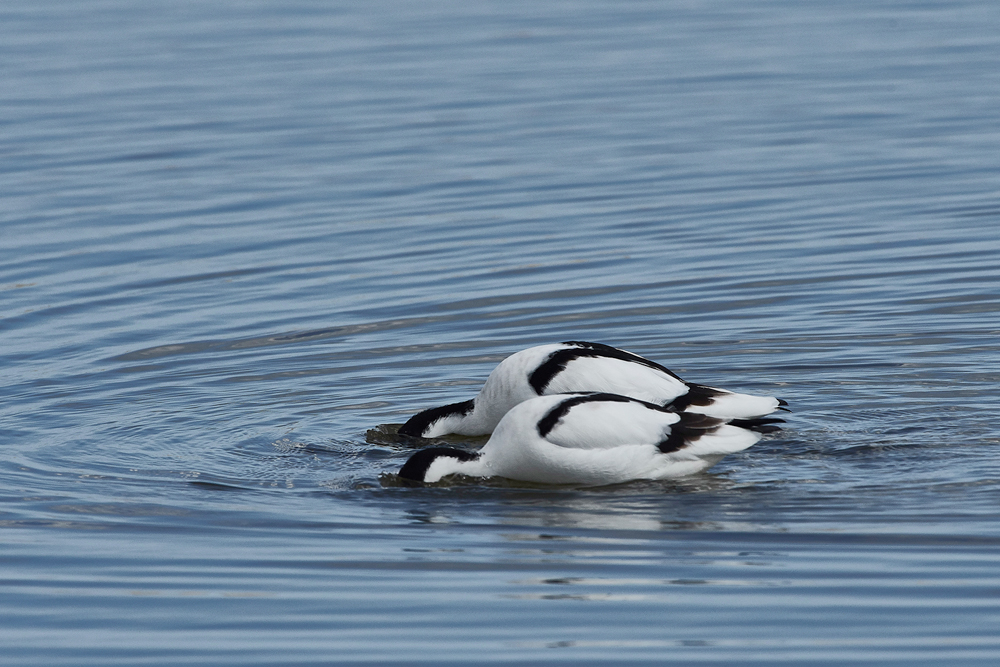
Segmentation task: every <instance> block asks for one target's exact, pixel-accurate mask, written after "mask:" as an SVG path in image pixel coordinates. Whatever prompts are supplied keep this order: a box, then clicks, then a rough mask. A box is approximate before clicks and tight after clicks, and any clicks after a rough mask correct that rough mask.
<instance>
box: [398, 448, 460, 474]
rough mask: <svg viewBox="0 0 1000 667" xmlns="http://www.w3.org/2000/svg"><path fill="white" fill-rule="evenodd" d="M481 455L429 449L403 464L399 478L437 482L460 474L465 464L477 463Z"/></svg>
mask: <svg viewBox="0 0 1000 667" xmlns="http://www.w3.org/2000/svg"><path fill="white" fill-rule="evenodd" d="M478 459H479V454H474V453H472V452H467V451H465V450H464V449H456V448H454V447H428V448H427V449H421V450H420V451H419V452H417V453H416V454H414V455H413V456H411V457H410V459H409V460H408V461H407V462H406V463H404V464H403V467H402V469H400V471H399V476H400V477H402V478H403V479H409V480H412V481H415V482H436V481H438V480H440V479H441V478H442V477H444V476H445V475H450V474H452V473H455V472H460V471H461V468H462V467H463V466H462V464H463V463H467V462H469V461H476V460H478Z"/></svg>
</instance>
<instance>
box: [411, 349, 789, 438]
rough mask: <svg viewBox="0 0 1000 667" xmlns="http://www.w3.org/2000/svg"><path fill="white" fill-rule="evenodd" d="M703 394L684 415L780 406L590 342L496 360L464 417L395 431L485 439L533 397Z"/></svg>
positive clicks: (748, 413) (654, 399)
mask: <svg viewBox="0 0 1000 667" xmlns="http://www.w3.org/2000/svg"><path fill="white" fill-rule="evenodd" d="M560 354H562V355H564V357H565V361H564V363H562V364H556V365H554V366H553V367H552V368H550V369H548V370H550V371H552V372H551V373H549V374H546V375H545V378H546V382H545V384H544V386H533V385H532V378H533V374H534V373H535V372H536V371H538V370H539V369H540V368H543V367H544V366H545V364H546V363H550V362H551V360H552V359H553V358H556V357H558V355H560ZM574 355H579V356H574ZM536 379H537V378H536ZM536 385H537V383H536ZM705 389H708V390H709V391H710V392H715V394H714V395H711V396H707V397H704V398H703V399H700V400H699V401H697V402H695V403H693V404H690V405H686V406H685V407H684V410H685V411H687V412H692V413H697V414H704V415H708V416H711V417H716V418H719V419H725V420H730V419H747V418H754V417H761V416H764V415H767V414H770V413H771V412H773V411H774V410H776V409H777V408H778V407H779V405H781V402H780V401H778V399H776V398H773V397H770V396H754V395H750V394H740V393H735V392H730V391H726V390H724V389H714V388H708V387H702V386H700V385H692V384H690V383H687V382H685V381H684V380H681V379H680V378H678V377H676V376H675V375H673V374H672V373H671V372H670V371H668V370H667V369H665V368H663V367H662V366H659V365H658V364H655V363H653V362H649V361H648V360H645V359H643V358H642V357H638V356H636V355H633V354H631V353H628V352H625V351H623V350H617V349H615V348H611V347H608V346H603V345H600V344H595V343H575V342H574V343H553V344H549V345H539V346H536V347H531V348H528V349H526V350H522V351H520V352H517V353H515V354H512V355H510V356H509V357H507V358H506V359H504V360H503V361H501V362H500V364H499V365H497V367H496V368H495V369H493V372H492V373H490V375H489V377H488V378H487V379H486V382H485V384H484V385H483V388H482V389H481V390H480V392H479V394H478V395H477V396H476V397H475V399H474V400H473V403H472V406H471V408H470V410H469V411H468V412H467V413H462V414H459V413H452V414H442V415H438V416H435V418H434V419H433V420H429V423H420V424H419V425H418V424H417V423H416V422H419V418H420V417H421V415H423V414H424V413H421V414H418V415H415V416H414V418H413V419H411V422H414V424H413V426H412V428H411V424H410V422H408V423H407V424H406V425H404V426H403V428H401V429H400V432H401V433H405V434H408V435H420V436H423V437H427V438H431V437H437V436H441V435H447V434H449V433H456V434H460V435H485V434H488V433H491V432H492V431H493V429H494V428H496V426H497V424H499V423H500V420H501V419H502V418H503V416H504V415H505V414H507V412H508V411H509V410H510V409H511V408H513V407H514V406H515V405H517V404H519V403H521V402H523V401H526V400H528V399H530V398H535V397H537V396H538V395H539V394H542V395H549V394H559V393H566V392H583V391H599V392H608V393H614V394H621V395H624V396H630V397H633V398H638V399H640V400H644V401H648V402H650V403H656V404H658V405H665V404H668V403H670V402H671V401H674V400H677V399H680V400H683V398H682V397H685V396H687V395H688V394H690V393H691V392H697V391H702V392H703V390H705ZM438 410H440V408H439V409H438ZM426 412H431V411H425V413H426ZM425 421H428V420H425Z"/></svg>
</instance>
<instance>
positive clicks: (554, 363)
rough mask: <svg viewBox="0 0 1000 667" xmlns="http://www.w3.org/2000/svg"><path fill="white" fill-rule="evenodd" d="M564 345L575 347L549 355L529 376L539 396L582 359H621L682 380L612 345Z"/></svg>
mask: <svg viewBox="0 0 1000 667" xmlns="http://www.w3.org/2000/svg"><path fill="white" fill-rule="evenodd" d="M563 345H573V347H571V348H566V349H563V350H556V351H555V352H553V353H552V354H550V355H549V358H548V359H546V360H545V361H544V362H543V363H542V365H541V366H539V367H538V368H536V369H535V370H534V372H532V374H531V375H530V376H528V384H530V385H531V388H532V389H534V390H535V393H536V394H538V395H539V396H541V395H542V393H543V392H544V391H545V388H546V387H547V386H549V383H550V382H552V378H554V377H555V376H556V375H558V374H559V373H560V372H562V371H563V370H565V368H566V365H567V364H568V363H569V362H571V361H573V360H574V359H580V358H581V357H605V358H608V359H620V360H621V361H628V362H630V363H633V364H640V365H642V366H646V367H647V368H654V369H656V370H658V371H661V372H663V373H666V374H667V375H669V376H671V377H673V378H676V379H678V380H681V379H680V378H679V377H677V375H675V374H674V373H672V372H671V371H670V370H669V369H667V368H665V367H664V366H661V365H660V364H658V363H656V362H655V361H650V360H649V359H645V358H643V357H640V356H639V355H637V354H632V353H631V352H626V351H625V350H619V349H618V348H616V347H611V346H610V345H603V344H601V343H585V342H583V341H575V340H571V341H566V342H565V343H563ZM681 382H684V380H681Z"/></svg>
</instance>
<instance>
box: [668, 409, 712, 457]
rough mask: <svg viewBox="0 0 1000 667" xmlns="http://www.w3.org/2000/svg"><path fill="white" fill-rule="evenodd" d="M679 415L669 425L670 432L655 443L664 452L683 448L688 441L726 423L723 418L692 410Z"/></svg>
mask: <svg viewBox="0 0 1000 667" xmlns="http://www.w3.org/2000/svg"><path fill="white" fill-rule="evenodd" d="M680 417H681V420H680V421H679V422H677V423H676V424H671V425H670V434H669V435H668V436H667V437H666V438H664V439H663V440H661V441H660V442H659V444H658V445H657V447H659V449H660V451H661V452H663V453H664V454H669V453H670V452H676V451H677V450H679V449H683V448H684V447H685V446H687V444H688V442H690V441H692V440H697V439H698V438H700V437H701V436H703V435H705V434H706V433H711V432H712V431H714V430H715V429H717V428H719V427H720V426H722V425H723V424H725V423H726V422H725V420H723V419H716V418H715V417H709V416H708V415H699V414H696V413H694V412H682V413H681V415H680Z"/></svg>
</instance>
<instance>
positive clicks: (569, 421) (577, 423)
mask: <svg viewBox="0 0 1000 667" xmlns="http://www.w3.org/2000/svg"><path fill="white" fill-rule="evenodd" d="M774 421H775V420H774V419H769V418H757V419H747V420H731V421H730V422H728V423H727V421H726V420H722V419H716V418H714V417H709V416H707V415H704V414H697V413H690V412H675V411H674V410H672V409H670V408H665V407H663V406H661V405H656V404H654V403H648V402H646V401H640V400H637V399H634V398H628V397H625V396H620V395H617V394H608V393H584V394H553V395H550V396H536V397H534V398H531V399H529V400H527V401H523V402H521V403H519V404H518V405H516V406H514V407H513V408H512V409H511V410H510V411H509V412H508V413H507V414H506V415H504V417H503V418H502V419H501V420H500V423H498V424H497V426H496V429H495V430H494V431H493V435H492V436H491V437H490V439H489V441H488V442H487V443H486V444H485V445H484V446H483V448H482V449H481V450H479V451H478V452H469V451H465V450H462V449H456V448H453V447H429V448H427V449H422V450H420V451H418V452H416V453H415V454H413V456H411V457H410V459H409V460H408V461H407V462H406V464H405V465H404V466H403V467H402V469H401V470H400V471H399V476H400V477H402V478H404V479H406V480H412V481H417V482H428V483H433V482H437V481H440V480H441V478H443V477H445V476H447V475H453V474H460V475H469V476H473V477H505V478H508V479H513V480H520V481H524V482H539V483H543V484H574V485H581V486H601V485H605V484H617V483H621V482H627V481H631V480H638V479H667V478H672V477H681V476H685V475H691V474H694V473H698V472H701V471H702V470H705V469H707V468H709V467H711V466H712V465H714V464H715V463H717V462H718V461H719V460H720V459H721V458H722V457H723V456H725V455H726V454H731V453H732V452H738V451H740V450H743V449H746V448H747V447H750V446H751V445H753V444H754V443H755V442H757V441H758V440H759V439H760V437H761V436H760V433H762V432H768V431H770V430H774V429H776V428H777V427H775V426H773V424H772V422H774Z"/></svg>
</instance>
